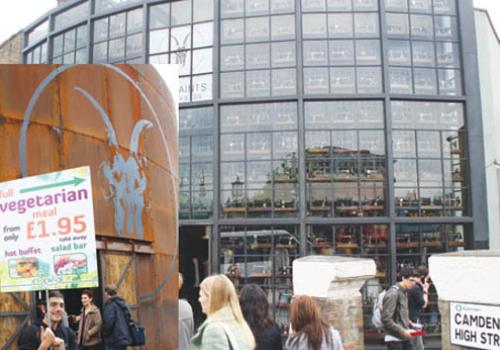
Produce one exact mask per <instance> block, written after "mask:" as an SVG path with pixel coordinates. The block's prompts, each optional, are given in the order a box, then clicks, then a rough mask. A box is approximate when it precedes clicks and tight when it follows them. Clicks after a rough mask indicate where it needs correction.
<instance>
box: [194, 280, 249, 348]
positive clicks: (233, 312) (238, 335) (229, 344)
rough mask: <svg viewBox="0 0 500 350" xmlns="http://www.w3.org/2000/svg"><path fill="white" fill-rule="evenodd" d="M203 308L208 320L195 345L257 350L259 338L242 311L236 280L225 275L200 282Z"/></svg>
mask: <svg viewBox="0 0 500 350" xmlns="http://www.w3.org/2000/svg"><path fill="white" fill-rule="evenodd" d="M198 300H199V301H200V304H201V310H202V312H203V313H204V314H206V315H207V319H206V320H205V322H203V324H202V325H201V326H200V328H199V329H198V331H197V332H196V334H195V335H194V337H193V339H192V340H191V345H192V346H193V347H194V348H195V349H200V350H231V349H232V350H254V349H255V339H254V337H253V334H252V331H251V330H250V327H249V326H248V324H247V323H246V321H245V319H244V318H243V315H242V313H241V308H240V304H239V302H238V295H237V294H236V289H235V288H234V285H233V283H232V282H231V281H230V280H229V278H227V277H226V276H225V275H213V276H209V277H207V278H205V279H204V280H203V281H202V282H201V284H200V297H199V299H198Z"/></svg>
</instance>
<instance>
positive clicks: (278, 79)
mask: <svg viewBox="0 0 500 350" xmlns="http://www.w3.org/2000/svg"><path fill="white" fill-rule="evenodd" d="M272 85H273V86H272V95H273V96H280V95H296V94H297V77H296V71H295V69H275V70H273V71H272Z"/></svg>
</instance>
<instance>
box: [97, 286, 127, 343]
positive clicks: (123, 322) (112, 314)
mask: <svg viewBox="0 0 500 350" xmlns="http://www.w3.org/2000/svg"><path fill="white" fill-rule="evenodd" d="M104 299H105V303H104V308H103V315H102V316H103V317H102V318H103V333H104V340H105V342H106V350H126V349H127V346H128V345H130V343H131V342H132V339H131V338H130V332H129V329H128V324H127V320H128V319H130V310H129V308H128V306H127V304H126V303H125V300H123V298H121V297H120V296H119V295H118V294H117V293H116V286H115V285H113V284H110V285H108V286H106V288H104Z"/></svg>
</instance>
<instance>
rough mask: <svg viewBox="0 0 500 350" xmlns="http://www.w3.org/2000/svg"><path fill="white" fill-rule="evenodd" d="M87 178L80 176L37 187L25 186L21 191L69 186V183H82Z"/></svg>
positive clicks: (76, 184)
mask: <svg viewBox="0 0 500 350" xmlns="http://www.w3.org/2000/svg"><path fill="white" fill-rule="evenodd" d="M83 181H85V179H82V178H80V177H74V178H73V180H69V181H63V182H56V183H53V184H48V185H42V186H36V187H30V188H25V189H22V190H21V191H20V192H21V193H26V192H34V191H40V190H46V189H47V188H53V187H60V186H67V185H74V186H78V185H79V184H81V183H82V182H83Z"/></svg>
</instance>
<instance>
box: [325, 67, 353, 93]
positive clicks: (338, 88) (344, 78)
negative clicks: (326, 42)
mask: <svg viewBox="0 0 500 350" xmlns="http://www.w3.org/2000/svg"><path fill="white" fill-rule="evenodd" d="M330 88H331V92H332V93H338V94H354V93H355V92H356V75H355V73H354V68H350V67H344V68H330Z"/></svg>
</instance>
